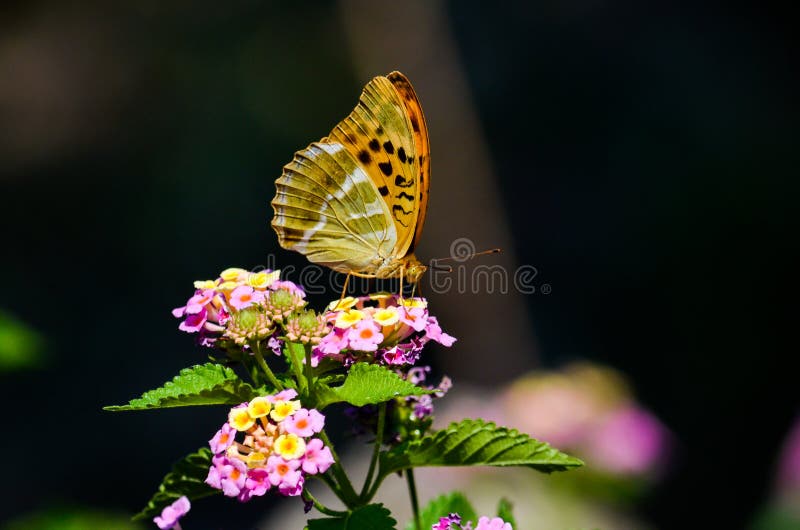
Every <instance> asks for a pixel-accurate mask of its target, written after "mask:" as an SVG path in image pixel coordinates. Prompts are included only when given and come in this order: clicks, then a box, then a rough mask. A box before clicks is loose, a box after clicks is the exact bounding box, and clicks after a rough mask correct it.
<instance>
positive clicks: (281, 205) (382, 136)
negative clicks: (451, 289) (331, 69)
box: [272, 72, 430, 283]
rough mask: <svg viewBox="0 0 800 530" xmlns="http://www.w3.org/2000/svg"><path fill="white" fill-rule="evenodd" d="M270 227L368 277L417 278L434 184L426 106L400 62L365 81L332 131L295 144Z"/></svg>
mask: <svg viewBox="0 0 800 530" xmlns="http://www.w3.org/2000/svg"><path fill="white" fill-rule="evenodd" d="M275 185H276V187H277V192H276V194H275V198H274V199H273V200H272V208H273V210H274V211H275V215H274V216H273V218H272V228H273V229H274V230H275V232H276V233H277V234H278V241H279V243H280V245H281V246H282V247H283V248H285V249H288V250H294V251H297V252H300V253H301V254H304V255H305V256H306V257H307V258H308V259H309V261H311V262H313V263H317V264H320V265H325V266H327V267H330V268H331V269H333V270H335V271H338V272H342V273H346V274H348V278H349V275H350V274H352V275H355V276H360V277H363V278H396V277H399V278H401V280H402V279H403V278H405V279H407V280H408V281H410V282H412V283H416V282H417V281H418V280H419V278H420V277H421V276H422V274H423V273H424V272H425V270H426V269H427V267H425V266H424V265H423V264H422V263H420V261H419V260H418V259H417V258H416V257H415V256H414V249H415V248H416V246H417V243H418V242H419V239H420V236H421V235H422V226H423V224H424V221H425V212H426V210H427V205H428V188H429V186H430V144H429V141H428V129H427V127H426V125H425V117H424V116H423V114H422V107H421V106H420V102H419V99H418V98H417V95H416V93H415V92H414V89H413V87H412V86H411V83H410V82H409V81H408V78H406V76H404V75H403V74H401V73H400V72H392V73H390V74H389V75H387V76H378V77H375V78H374V79H372V81H370V82H369V83H368V84H367V85H366V87H364V90H363V92H362V93H361V97H360V99H359V101H358V105H357V106H356V108H355V109H354V110H353V112H351V113H350V115H349V116H347V117H346V118H345V119H344V120H342V121H341V122H340V123H339V124H338V125H336V127H334V128H333V130H332V131H331V132H330V134H329V135H328V136H326V137H325V138H322V139H321V140H320V141H318V142H314V143H312V144H311V145H309V146H308V147H306V148H305V149H303V150H301V151H298V152H296V153H295V155H294V159H293V160H292V161H291V162H289V163H288V164H286V165H285V166H284V167H283V173H282V174H281V176H280V178H278V179H277V180H276V181H275Z"/></svg>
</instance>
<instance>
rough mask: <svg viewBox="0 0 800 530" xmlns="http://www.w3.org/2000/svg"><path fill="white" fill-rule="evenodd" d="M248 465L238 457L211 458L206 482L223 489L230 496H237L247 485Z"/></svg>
mask: <svg viewBox="0 0 800 530" xmlns="http://www.w3.org/2000/svg"><path fill="white" fill-rule="evenodd" d="M246 480H247V465H246V464H245V463H244V462H242V461H241V460H239V459H238V458H228V457H227V456H215V457H214V458H212V459H211V469H209V470H208V477H206V480H205V482H206V484H208V485H209V486H211V487H212V488H216V489H221V490H222V493H224V494H225V495H226V496H228V497H236V496H237V495H239V493H240V492H241V491H242V489H244V487H245V481H246Z"/></svg>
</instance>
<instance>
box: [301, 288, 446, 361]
mask: <svg viewBox="0 0 800 530" xmlns="http://www.w3.org/2000/svg"><path fill="white" fill-rule="evenodd" d="M325 318H326V320H327V322H328V323H329V325H330V326H331V331H330V333H328V334H327V335H326V336H325V337H323V339H322V341H321V342H320V343H319V345H318V346H317V347H316V348H315V349H314V356H315V358H316V359H319V358H323V357H327V358H332V359H336V360H339V361H342V362H343V363H345V364H351V363H353V362H355V361H360V360H375V361H377V362H378V363H380V364H385V365H397V366H402V365H413V364H415V363H416V362H417V360H418V359H419V355H420V352H421V351H422V348H423V346H425V344H426V343H428V342H430V341H432V340H433V341H436V342H438V343H440V344H442V345H444V346H448V347H449V346H451V345H452V344H453V343H454V342H455V341H456V339H455V338H454V337H452V336H450V335H448V334H447V333H444V332H443V331H442V328H441V327H440V326H439V322H438V321H437V319H436V317H434V316H432V315H431V314H430V313H428V302H427V300H425V299H424V298H418V297H417V298H401V297H400V296H398V295H392V294H386V293H381V294H374V295H370V296H362V297H358V298H354V297H349V296H348V297H346V298H344V299H342V300H340V301H335V302H332V303H331V304H330V306H329V307H328V312H327V313H326V314H325Z"/></svg>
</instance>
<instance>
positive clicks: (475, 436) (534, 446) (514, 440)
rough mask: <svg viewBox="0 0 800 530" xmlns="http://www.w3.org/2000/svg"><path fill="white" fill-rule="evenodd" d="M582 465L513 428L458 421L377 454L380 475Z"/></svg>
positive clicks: (554, 468) (547, 469) (544, 469)
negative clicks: (438, 468) (411, 470)
mask: <svg viewBox="0 0 800 530" xmlns="http://www.w3.org/2000/svg"><path fill="white" fill-rule="evenodd" d="M582 465H583V462H582V461H581V460H579V459H577V458H575V457H572V456H569V455H567V454H564V453H562V452H560V451H558V450H557V449H554V448H553V447H550V446H549V445H548V444H546V443H544V442H540V441H538V440H535V439H533V438H531V437H529V436H528V435H527V434H523V433H521V432H519V431H517V430H515V429H507V428H505V427H498V426H496V425H495V424H494V423H487V422H484V421H483V420H462V421H461V422H459V423H452V424H451V425H450V426H449V427H447V428H446V429H443V430H441V431H437V432H435V433H433V434H430V435H428V436H425V437H424V438H422V439H420V440H417V441H413V442H406V443H402V444H400V445H398V446H397V447H395V448H393V449H391V450H389V451H386V452H384V453H381V456H380V477H381V478H384V477H386V476H388V475H390V474H391V473H394V472H396V471H400V470H402V469H408V468H411V467H423V466H523V467H530V468H532V469H535V470H537V471H542V472H545V473H550V472H552V471H566V470H568V469H571V468H575V467H579V466H582Z"/></svg>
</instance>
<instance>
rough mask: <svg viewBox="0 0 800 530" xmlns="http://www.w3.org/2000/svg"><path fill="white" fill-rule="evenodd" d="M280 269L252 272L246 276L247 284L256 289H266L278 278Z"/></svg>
mask: <svg viewBox="0 0 800 530" xmlns="http://www.w3.org/2000/svg"><path fill="white" fill-rule="evenodd" d="M280 275H281V271H272V272H266V271H261V272H254V273H252V274H250V275H249V276H248V277H247V285H249V286H250V287H254V288H256V289H266V288H267V287H269V286H270V285H272V283H273V282H275V281H276V280H277V279H278V278H280Z"/></svg>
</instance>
